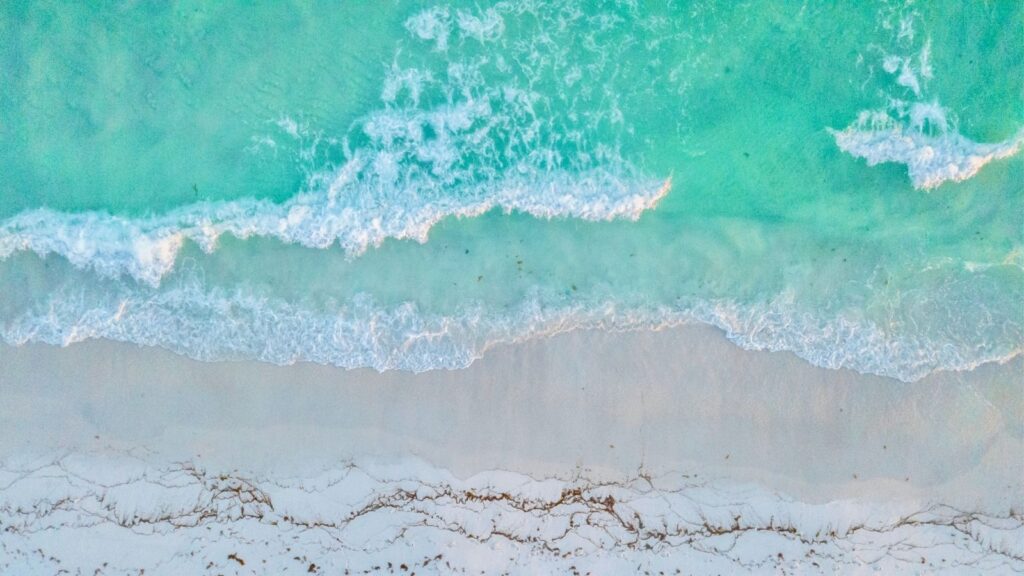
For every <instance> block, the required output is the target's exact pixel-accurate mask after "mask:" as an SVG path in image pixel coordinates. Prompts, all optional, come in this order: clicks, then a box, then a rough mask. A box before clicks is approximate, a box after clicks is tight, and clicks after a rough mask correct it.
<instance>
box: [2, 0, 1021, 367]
mask: <svg viewBox="0 0 1024 576" xmlns="http://www.w3.org/2000/svg"><path fill="white" fill-rule="evenodd" d="M1022 78H1024V4H1021V3H1020V2H1010V1H1007V2H970V3H962V2H941V1H940V2H928V3H925V2H921V3H912V2H896V1H893V2H857V3H828V4H826V3H814V2H805V3H799V2H768V1H758V0H753V1H747V2H683V1H678V2H673V1H668V0H660V1H650V2H643V1H635V2H629V1H618V2H570V1H561V0H554V1H549V2H539V1H533V0H508V1H504V2H498V3H478V2H451V3H435V2H392V1H387V2H299V1H293V2H273V3H264V4H262V5H259V6H253V5H252V4H251V3H249V2H218V3H210V2H185V1H183V2H177V3H168V2H137V1H119V2H115V1H110V2H92V3H86V2H81V3H65V2H43V1H34V2H26V1H17V0H14V1H9V2H5V3H3V4H2V5H0V79H2V81H0V142H2V146H0V335H2V339H3V340H4V341H6V342H8V343H11V344H16V345H17V344H22V343H26V342H35V341H40V342H48V343H52V344H60V345H64V344H69V343H73V342H77V341H81V340H84V339H89V338H106V339H112V340H119V341H127V342H135V343H139V344H143V345H156V346H162V347H165V348H169V349H171V350H174V351H177V352H180V353H183V354H187V355H189V356H192V357H195V358H199V359H210V360H212V359H244V358H249V359H259V360H264V361H269V362H274V363H291V362H295V361H314V362H322V363H328V364H333V365H337V366H343V367H373V368H376V369H381V370H383V369H407V370H429V369H435V368H459V367H464V366H466V365H468V364H469V363H470V362H472V361H473V360H474V359H475V358H478V357H479V356H480V355H481V354H483V353H484V352H485V351H486V349H487V348H488V347H489V346H492V345H494V344H497V343H502V342H514V341H520V340H523V339H526V338H532V337H539V336H543V335H546V334H551V333H555V332H559V331H564V330H570V329H575V328H581V327H600V328H606V329H649V328H657V327H662V326H669V325H675V324H679V323H686V322H701V323H709V324H712V325H715V326H718V327H720V328H721V329H723V330H724V331H725V332H726V333H727V334H728V336H729V337H730V339H732V340H733V341H735V342H736V343H737V344H738V345H740V346H743V347H746V348H752V349H770V350H789V351H792V352H795V353H796V354H798V355H799V356H801V357H803V358H805V359H807V360H808V361H810V362H812V363H814V364H817V365H820V366H826V367H832V368H841V367H843V368H851V369H854V370H858V371H861V372H868V373H875V374H882V375H887V376H893V377H896V378H900V379H903V380H914V379H917V378H920V377H921V376H923V375H925V374H927V373H929V372H931V371H934V370H937V369H969V368H971V367H973V366H976V365H977V364H979V363H982V362H986V361H993V360H1001V359H1005V358H1008V357H1012V356H1015V355H1017V354H1020V353H1021V351H1022V349H1024V305H1022V302H1024V184H1022V183H1024V161H1022V159H1021V158H1022V156H1021V155H1019V154H1017V153H1018V152H1019V149H1020V148H1021V147H1022V144H1024V131H1022V129H1024V82H1022V80H1021V79H1022Z"/></svg>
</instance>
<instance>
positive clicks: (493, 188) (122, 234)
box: [0, 157, 669, 286]
mask: <svg viewBox="0 0 1024 576" xmlns="http://www.w3.org/2000/svg"><path fill="white" fill-rule="evenodd" d="M375 160H377V162H378V165H377V166H375V167H368V165H367V164H368V162H366V161H363V160H362V158H355V159H353V160H352V161H350V162H349V163H348V164H346V165H345V166H343V167H342V168H341V169H340V170H339V171H338V172H337V173H336V174H335V175H336V179H335V180H333V181H332V182H330V184H329V185H328V187H327V189H326V190H318V191H316V192H307V193H302V194H299V195H297V196H295V197H293V198H292V199H290V200H289V201H287V202H284V203H282V204H275V203H273V202H270V201H267V200H257V199H242V200H234V201H229V202H203V203H199V204H194V205H190V206H186V207H183V208H179V209H176V210H173V211H171V212H168V213H166V214H163V215H159V216H152V217H144V218H126V217H121V216H116V215H111V214H108V213H102V212H85V213H67V212H58V211H55V210H50V209H47V208H39V209H35V210H30V211H26V212H23V213H20V214H18V215H16V216H14V217H12V218H9V219H7V220H5V221H4V222H2V223H0V259H3V258H7V257H9V256H11V255H12V254H14V253H15V252H17V251H24V250H30V251H32V252H35V253H37V254H39V255H41V256H45V255H47V254H59V255H60V256H63V257H64V258H66V259H67V260H68V261H70V262H71V263H72V264H74V265H75V266H77V267H80V268H89V269H92V270H94V271H96V272H98V273H100V274H102V275H105V276H118V275H122V274H127V275H130V276H131V277H133V278H135V279H136V280H139V281H141V282H145V283H147V284H150V285H153V286H156V285H158V284H159V283H160V280H161V278H163V277H164V275H166V274H167V273H168V272H170V271H171V270H172V269H173V268H174V265H175V262H176V260H177V256H178V254H179V252H180V251H181V248H182V246H183V245H184V242H185V241H186V240H190V241H192V242H195V243H196V244H197V245H198V246H199V247H200V248H202V249H203V250H204V251H206V252H211V251H213V250H214V248H215V247H216V244H217V239H218V238H219V237H220V236H221V235H223V234H231V235H233V236H236V237H238V238H243V239H244V238H249V237H251V236H263V237H272V238H276V239H278V240H281V241H282V242H287V243H294V244H300V245H303V246H307V247H310V248H329V247H331V246H334V245H339V246H341V248H343V249H344V250H345V251H346V252H347V253H349V254H350V255H358V254H360V253H362V252H363V251H365V250H366V249H367V248H368V247H371V246H378V245H380V244H381V243H382V242H383V241H384V240H385V239H387V238H395V239H412V240H416V241H419V242H426V241H427V236H428V232H429V231H430V229H431V227H433V226H434V225H435V224H437V223H438V222H439V221H440V220H442V219H444V218H447V217H450V216H455V217H471V216H477V215H480V214H482V213H484V212H487V211H488V210H491V209H494V208H500V209H501V210H504V211H505V212H511V211H519V212H524V213H527V214H530V215H533V216H536V217H540V218H555V217H574V218H580V219H583V220H592V221H593V220H610V219H613V218H628V219H634V220H635V219H637V218H639V216H640V214H641V213H642V212H643V211H644V210H648V209H650V208H653V207H654V206H655V205H656V204H657V203H658V201H659V200H660V199H661V198H662V197H663V196H664V195H665V194H666V193H667V192H668V190H669V182H668V181H663V182H658V181H651V180H649V179H643V178H636V177H633V176H628V175H623V174H621V173H616V172H611V171H609V170H599V169H595V170H592V171H589V172H583V173H566V172H559V173H548V174H545V176H544V178H539V177H537V176H534V177H530V176H519V177H516V176H510V177H508V178H504V179H502V180H499V181H495V182H485V183H480V184H478V185H476V186H473V187H471V188H463V189H462V190H461V194H460V195H453V196H444V195H434V196H433V197H432V196H431V195H430V194H428V193H427V192H428V188H431V186H432V183H429V184H428V183H423V185H421V186H417V185H416V184H415V183H407V184H408V186H405V187H397V188H391V189H387V188H386V187H385V186H386V185H383V184H382V183H381V182H380V180H379V178H382V177H386V175H387V174H388V172H387V171H388V170H389V168H387V167H381V166H380V165H379V163H380V158H379V157H378V158H376V159H375ZM368 169H370V170H374V172H375V173H374V176H372V177H370V178H369V179H360V177H359V176H356V174H359V173H362V172H364V171H366V170H368ZM382 175H383V176H382Z"/></svg>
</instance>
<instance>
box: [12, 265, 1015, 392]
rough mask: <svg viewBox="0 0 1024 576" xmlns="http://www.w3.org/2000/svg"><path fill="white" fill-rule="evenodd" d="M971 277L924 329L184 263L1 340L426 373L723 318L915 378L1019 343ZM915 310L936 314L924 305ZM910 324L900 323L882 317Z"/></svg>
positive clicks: (36, 320) (1010, 351) (788, 308)
mask: <svg viewBox="0 0 1024 576" xmlns="http://www.w3.org/2000/svg"><path fill="white" fill-rule="evenodd" d="M983 289H984V286H983V285H980V284H977V283H976V282H975V283H973V284H968V285H964V286H961V287H959V288H958V289H957V291H956V292H951V293H950V294H948V295H947V298H946V299H948V300H951V301H954V302H953V303H952V304H951V305H950V306H951V308H953V309H951V310H946V311H945V313H948V314H951V315H954V314H959V316H957V317H956V318H959V320H957V319H955V318H953V317H952V316H951V317H950V318H949V319H947V320H944V321H943V322H942V326H939V327H938V328H937V329H935V330H928V331H927V333H925V332H924V331H923V329H922V328H921V327H920V326H919V323H920V320H918V319H916V318H915V316H914V315H913V314H914V313H915V311H913V310H912V311H910V312H909V314H910V316H907V317H902V316H891V317H889V318H884V319H881V320H879V319H871V318H868V317H866V316H864V314H863V313H861V312H859V311H858V310H856V309H845V310H840V311H837V312H834V313H824V312H821V311H814V312H810V311H807V310H803V309H801V308H800V307H799V306H798V305H797V303H796V299H795V298H794V297H793V295H792V294H789V293H784V294H779V295H776V296H774V297H771V298H766V299H762V300H758V301H754V302H740V301H737V300H732V299H708V300H689V301H678V302H675V303H672V304H660V305H651V306H627V305H624V304H622V303H620V302H617V301H616V300H614V299H601V298H592V299H580V298H570V297H568V296H565V295H550V294H542V293H541V292H539V291H538V290H534V291H533V292H532V293H530V294H528V295H527V296H526V297H525V298H523V299H522V300H521V301H520V302H519V303H518V304H515V305H513V306H510V307H507V308H499V309H495V308H494V307H487V306H485V305H484V304H483V303H467V304H464V305H463V306H462V307H461V308H460V309H459V310H458V311H457V312H454V313H451V314H437V313H432V312H428V311H425V310H422V309H421V308H420V307H418V306H417V305H416V304H415V303H412V302H405V303H402V304H398V305H389V306H384V305H381V304H379V303H378V302H376V301H375V300H374V299H373V298H372V297H371V296H369V295H358V296H356V297H354V298H352V299H351V300H349V301H347V302H344V303H341V304H339V305H332V306H330V307H328V308H315V309H314V308H311V307H306V306H304V305H302V304H297V303H293V302H289V301H286V300H282V299H278V298H274V297H269V296H267V295H266V294H262V293H259V292H255V291H253V290H250V289H247V288H235V289H232V290H225V289H222V288H211V287H207V286H205V285H204V283H203V281H202V280H201V279H200V275H198V274H185V275H183V276H181V277H176V278H175V282H174V283H173V285H170V283H167V285H165V286H163V287H161V288H159V289H152V288H148V287H146V286H144V285H138V284H134V283H131V282H124V281H113V280H112V281H106V282H104V283H97V284H95V285H93V284H92V283H87V284H86V283H76V282H72V281H68V282H67V283H66V284H64V285H63V286H62V287H60V288H58V289H56V290H54V291H53V292H51V293H49V294H48V295H47V296H46V297H45V298H44V299H42V300H39V301H37V302H36V303H35V304H34V305H31V306H28V307H26V308H25V309H22V310H21V311H20V312H18V313H17V314H16V315H15V316H13V317H11V318H9V319H7V320H5V321H4V322H2V323H0V340H2V341H4V342H7V343H9V344H13V345H22V344H24V343H27V342H44V343H48V344H53V345H58V346H67V345H70V344H73V343H75V342H80V341H85V340H90V339H107V340H114V341H120V342H131V343H135V344H140V345H145V346H159V347H163V348H166V349H169V350H172V351H174V352H176V353H179V354H183V355H186V356H189V357H192V358H194V359H198V360H204V361H211V360H231V359H249V360H258V361H263V362H269V363H273V364H279V365H287V364H292V363H295V362H314V363H320V364H328V365H333V366H337V367H342V368H347V369H351V368H373V369H375V370H378V371H387V370H406V371H412V372H424V371H428V370H437V369H460V368H465V367H467V366H469V365H470V364H472V363H473V362H474V361H476V360H477V359H479V358H481V357H482V356H483V355H484V353H485V352H486V351H487V350H489V349H491V348H492V347H493V346H495V345H499V344H511V343H517V342H522V341H525V340H529V339H534V338H542V337H548V336H552V335H555V334H559V333H563V332H568V331H573V330H581V329H602V330H609V331H635V330H657V329H663V328H670V327H675V326H681V325H684V324H693V323H700V324H707V325H711V326H715V327H717V328H719V329H721V330H722V331H723V332H724V333H725V335H726V337H727V338H728V339H729V340H731V341H732V342H734V343H736V344H737V345H739V346H740V347H742V348H745V349H749V350H767V351H789V352H793V353H794V354H796V355H797V356H799V357H801V358H803V359H805V360H807V361H809V362H810V363H812V364H814V365H817V366H821V367H825V368H831V369H838V368H846V369H851V370H855V371H858V372H861V373H868V374H878V375H883V376H889V377H893V378H897V379H900V380H904V381H913V380H917V379H920V378H922V377H924V376H926V375H927V374H929V373H931V372H933V371H936V370H970V369H973V368H975V367H977V366H979V365H981V364H983V363H986V362H992V361H1006V360H1009V359H1011V358H1013V357H1015V356H1017V355H1020V354H1021V353H1024V346H1022V345H1021V343H1022V342H1024V326H1022V324H1021V322H1020V319H1019V318H1018V319H1014V318H1005V317H1004V316H1005V313H1000V312H999V311H998V310H996V311H993V310H984V309H975V308H976V307H974V308H971V309H969V310H964V309H963V307H962V306H961V305H958V304H956V302H955V301H957V300H959V297H960V292H969V291H971V290H983ZM940 297H941V295H937V296H936V298H937V299H939V298H940ZM925 313H926V314H927V315H928V316H929V317H932V316H937V313H936V311H931V310H930V311H926V312H925ZM965 314H966V316H964V315H965ZM1000 318H1002V319H1000ZM972 319H977V321H974V320H972ZM910 323H913V324H914V326H913V330H912V331H909V332H908V331H905V330H896V329H894V328H893V326H898V325H900V324H910Z"/></svg>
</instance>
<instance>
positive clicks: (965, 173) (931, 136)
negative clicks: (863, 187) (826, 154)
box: [829, 5, 1024, 190]
mask: <svg viewBox="0 0 1024 576" xmlns="http://www.w3.org/2000/svg"><path fill="white" fill-rule="evenodd" d="M906 8H907V7H906V6H902V5H899V6H897V7H891V6H890V7H886V8H884V9H883V10H882V13H881V14H880V16H881V24H882V27H883V28H885V29H889V30H893V31H895V38H894V39H893V43H894V47H895V48H897V49H898V50H900V51H901V52H902V53H897V54H883V56H882V59H881V64H882V70H883V71H885V72H886V73H888V74H890V75H892V76H893V79H894V81H895V84H896V86H899V87H901V88H902V89H903V90H902V92H903V93H904V94H905V93H906V90H910V91H911V92H912V93H913V96H914V98H915V99H916V101H914V102H908V101H906V100H904V99H903V98H902V96H903V95H902V94H901V96H900V97H889V98H888V103H887V105H886V107H885V108H881V109H878V110H865V111H862V112H861V113H860V114H859V115H858V118H857V120H856V122H854V123H853V124H851V125H850V126H848V127H847V128H845V129H843V130H834V129H831V128H829V133H831V134H832V136H833V137H834V138H835V141H836V145H837V146H839V148H840V149H841V150H842V151H844V152H846V153H848V154H850V155H852V156H855V157H857V158H863V159H865V160H867V163H868V166H875V165H877V164H882V163H886V162H895V163H899V164H904V165H906V167H907V172H908V175H909V176H910V181H911V183H912V184H913V186H914V188H917V189H919V190H930V189H932V188H936V187H938V186H940V185H941V184H943V183H944V182H963V181H964V180H967V179H969V178H971V177H973V176H974V175H976V174H977V173H978V171H980V170H981V169H982V168H983V167H984V166H985V165H986V164H988V163H989V162H992V161H994V160H999V159H1003V158H1009V157H1010V156H1013V155H1014V154H1016V153H1017V152H1019V151H1020V149H1021V146H1022V145H1024V128H1021V129H1020V130H1019V131H1018V132H1017V133H1016V134H1014V135H1013V136H1011V137H1010V138H1007V139H1006V140H1004V141H1002V142H996V143H979V142H975V141H973V140H971V139H969V138H967V137H965V136H963V135H961V134H960V133H959V132H957V130H956V122H955V120H953V119H951V118H950V116H951V114H950V112H949V110H947V109H946V108H944V107H942V106H941V105H940V104H939V103H938V101H937V100H934V99H933V100H931V101H926V100H924V99H923V96H924V94H925V93H926V91H927V89H926V88H927V86H926V83H927V81H928V80H930V79H931V78H932V77H933V76H934V71H933V69H932V65H931V51H932V43H931V39H930V38H929V39H926V40H925V41H924V44H923V45H921V47H920V49H916V45H915V44H914V37H915V30H914V28H915V23H916V22H917V20H918V19H919V18H920V15H919V14H918V13H917V12H916V11H915V10H912V9H911V10H906ZM905 10H906V11H905ZM915 50H916V51H915ZM900 90H901V89H896V91H897V92H898V91H900Z"/></svg>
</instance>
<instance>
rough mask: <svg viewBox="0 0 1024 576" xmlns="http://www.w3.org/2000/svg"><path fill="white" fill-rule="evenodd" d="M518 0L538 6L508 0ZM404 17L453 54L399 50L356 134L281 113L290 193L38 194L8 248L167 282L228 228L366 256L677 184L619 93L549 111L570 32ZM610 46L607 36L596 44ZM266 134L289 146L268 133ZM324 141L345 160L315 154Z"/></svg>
mask: <svg viewBox="0 0 1024 576" xmlns="http://www.w3.org/2000/svg"><path fill="white" fill-rule="evenodd" d="M534 8H535V7H534ZM520 9H522V10H525V9H526V8H525V7H522V6H518V5H516V4H514V3H513V4H510V5H503V8H502V10H503V11H505V12H507V11H510V10H511V11H515V10H520ZM551 12H552V13H551V14H549V13H547V12H542V13H541V14H540V15H538V19H539V20H541V26H540V27H541V30H542V31H543V22H546V21H547V20H545V19H551V18H555V17H556V16H557V14H558V12H557V11H556V10H553V9H552V10H551ZM558 17H561V16H558ZM584 24H585V23H583V22H577V23H575V24H574V26H576V27H577V28H578V27H579V26H582V25H584ZM406 28H407V29H408V31H409V34H410V36H411V38H412V39H413V40H416V41H427V42H433V43H434V44H435V48H436V49H437V50H438V51H444V52H445V54H444V57H443V58H442V57H438V58H434V59H432V60H428V61H426V62H421V61H418V62H417V65H416V66H405V65H403V64H402V62H401V58H400V56H401V54H402V52H401V49H400V48H398V49H396V53H395V59H394V61H393V62H392V63H391V64H390V65H389V66H388V67H387V68H386V70H385V73H384V78H383V82H382V85H381V90H380V100H379V102H378V103H377V104H378V107H377V108H375V109H373V110H371V111H369V112H368V113H366V114H365V115H364V116H362V117H361V118H360V119H359V120H358V121H357V122H356V123H355V124H354V125H353V127H352V129H351V130H350V131H349V132H348V133H347V134H345V135H343V136H342V137H333V138H320V137H317V138H309V137H308V136H307V134H308V133H309V132H310V129H309V127H308V126H306V125H304V124H303V123H301V122H299V121H296V120H294V119H291V118H287V117H286V118H282V119H280V120H279V121H278V122H277V125H278V127H279V128H280V132H281V134H280V135H278V137H285V138H293V139H299V140H300V141H302V142H301V143H303V144H305V142H306V141H312V144H310V145H309V146H307V147H305V148H304V149H303V151H302V152H300V154H299V158H298V159H297V161H298V162H300V163H301V165H302V166H303V169H304V170H306V172H307V173H308V178H307V181H306V183H305V185H304V187H303V189H302V190H301V191H299V192H298V193H297V194H296V195H295V196H293V197H292V198H290V199H289V200H287V201H285V202H283V203H274V202H271V201H268V200H261V199H256V198H251V197H249V198H246V197H243V198H240V199H235V200H230V201H214V202H200V203H196V204H191V205H186V206H183V207H179V208H177V209H174V210H171V211H169V212H166V213H163V214H159V215H151V216H143V217H127V216H120V215H114V214H109V213H104V212H98V211H97V212H85V213H68V212H62V211H58V210H52V209H49V208H38V209H34V210H29V211H26V212H23V213H20V214H17V215H15V216H13V217H11V218H8V219H7V220H4V221H0V259H4V258H7V257H9V256H11V255H12V254H14V253H15V252H18V251H33V252H35V253H37V254H40V255H47V254H58V255H60V256H63V257H64V258H67V260H69V261H70V262H71V263H73V264H74V265H75V266H77V267H80V268H86V269H91V270H94V271H96V272H99V273H100V274H102V275H104V276H119V275H129V276H131V277H132V278H134V279H136V280H138V281H141V282H144V283H147V284H150V285H154V286H155V285H158V284H159V282H160V281H161V279H162V278H163V277H164V276H165V275H166V274H167V273H168V272H169V271H171V270H172V269H173V268H174V266H175V262H176V260H177V256H178V254H179V253H180V251H181V249H182V246H183V245H184V243H185V242H186V241H191V242H194V243H196V244H197V245H198V246H199V247H200V248H201V249H203V250H204V251H206V252H210V251H212V250H213V249H214V248H215V246H216V244H217V239H218V238H219V237H220V236H222V235H224V234H230V235H233V236H236V237H238V238H243V239H244V238H249V237H252V236H262V237H271V238H276V239H278V240H280V241H282V242H286V243H294V244H300V245H302V246H307V247H311V248H328V247H331V246H334V245H339V246H340V247H341V248H342V249H344V250H345V252H347V253H348V254H349V255H353V256H354V255H358V254H361V253H362V252H364V251H365V250H367V249H368V248H370V247H375V246H378V245H380V244H381V243H382V242H383V241H384V240H385V239H388V238H395V239H412V240H416V241H419V242H425V241H426V239H427V234H428V232H429V230H430V228H431V227H432V226H434V225H435V224H437V223H438V222H439V221H440V220H442V219H444V218H447V217H452V216H454V217H471V216H477V215H479V214H482V213H484V212H486V211H488V210H491V209H501V210H504V211H505V212H510V211H519V212H524V213H527V214H530V215H533V216H536V217H539V218H561V217H570V218H580V219H583V220H590V221H598V220H610V219H615V218H627V219H637V218H638V217H639V216H640V214H641V213H642V212H643V211H645V210H648V209H651V208H653V207H654V206H655V205H656V204H657V202H658V201H659V200H660V199H661V198H662V197H663V196H664V195H665V194H666V193H667V192H668V190H669V181H668V179H667V178H663V177H652V176H650V175H647V174H644V173H642V172H641V171H640V170H638V169H637V168H636V167H635V166H634V165H633V164H632V163H630V162H629V161H627V160H626V159H624V158H623V157H621V155H620V154H619V152H618V148H617V141H616V139H617V135H618V134H620V133H621V132H622V131H623V130H625V129H626V128H627V126H625V125H624V123H622V122H621V121H620V122H618V123H617V124H616V123H613V124H614V125H613V126H611V127H609V126H608V123H607V122H606V121H605V120H604V119H605V118H608V117H615V118H620V117H621V112H620V111H619V110H618V109H617V108H615V107H614V106H613V105H611V104H603V106H605V108H607V109H605V108H602V107H600V105H599V106H598V107H596V108H595V109H594V110H593V111H592V112H591V113H589V114H580V115H576V114H558V113H554V112H551V110H564V109H566V106H565V105H564V103H563V102H557V103H556V102H554V101H555V100H559V99H569V98H572V100H573V102H576V101H577V100H579V99H580V98H581V96H580V95H579V94H577V93H575V92H573V93H569V92H566V91H564V90H563V89H562V88H564V87H558V86H555V87H554V88H549V89H548V90H546V91H545V92H543V93H541V92H538V91H536V90H534V89H533V86H534V84H536V83H537V80H538V78H541V77H543V76H554V77H562V76H563V75H562V74H560V72H559V71H560V70H561V68H562V67H564V62H563V60H564V59H565V58H566V55H565V54H561V53H558V52H557V50H559V48H558V44H544V45H536V46H535V45H533V44H529V43H525V44H524V43H522V42H512V43H501V42H499V41H500V40H501V39H502V34H503V30H504V19H503V16H502V13H500V12H499V11H498V10H497V9H488V10H482V11H464V10H459V11H457V12H455V13H454V14H453V13H451V12H450V11H449V10H448V9H446V8H432V9H428V10H424V11H422V12H420V13H418V14H416V15H414V16H412V17H411V18H409V20H408V21H407V22H406ZM563 28H566V31H565V32H564V33H565V34H572V33H574V29H573V28H569V27H568V25H566V26H563ZM590 33H593V32H590ZM543 34H548V32H543ZM450 38H451V39H452V43H451V44H449V39H450ZM456 39H457V40H458V42H457V43H456V42H455V40H456ZM464 40H470V41H471V42H469V43H470V44H474V45H477V46H483V45H487V46H490V45H491V44H496V45H497V47H496V48H495V50H496V52H495V53H494V54H492V55H491V56H480V55H479V54H478V52H477V51H473V50H468V51H467V50H463V49H461V48H460V47H461V46H462V45H463V44H465V43H466V42H464ZM538 46H540V47H538ZM597 49H600V50H602V54H604V52H603V51H606V50H609V48H608V47H604V46H598V44H597V43H594V50H597ZM549 51H552V52H549ZM605 66H606V64H605V63H604V60H603V59H602V61H601V62H598V63H596V64H595V65H594V66H592V67H591V73H592V75H593V76H594V79H595V82H597V81H600V79H601V78H602V76H609V77H611V76H614V73H615V72H614V70H605V69H604V67H605ZM564 83H566V84H567V85H568V83H569V81H568V80H566V81H564ZM593 99H594V100H596V101H598V102H602V101H603V100H602V99H601V98H600V95H594V96H593ZM620 119H621V118H620ZM253 139H254V140H253V141H254V142H255V143H256V144H254V145H258V146H270V147H276V144H275V140H274V139H273V138H271V137H269V136H266V135H261V136H254V137H253ZM324 147H331V148H332V149H333V150H334V151H335V152H336V153H335V154H334V156H338V155H339V154H338V153H340V155H341V156H343V158H344V159H343V160H342V161H339V162H336V163H333V164H332V163H326V162H324V161H322V160H321V161H320V164H319V165H317V164H316V163H315V161H316V160H315V159H316V158H321V157H323V156H325V154H323V148H324Z"/></svg>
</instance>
